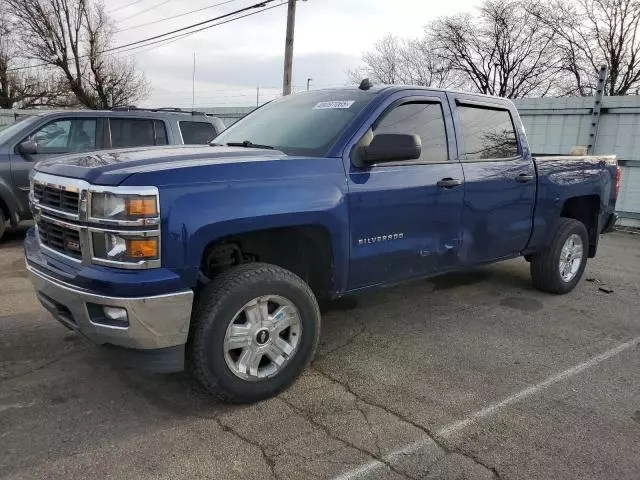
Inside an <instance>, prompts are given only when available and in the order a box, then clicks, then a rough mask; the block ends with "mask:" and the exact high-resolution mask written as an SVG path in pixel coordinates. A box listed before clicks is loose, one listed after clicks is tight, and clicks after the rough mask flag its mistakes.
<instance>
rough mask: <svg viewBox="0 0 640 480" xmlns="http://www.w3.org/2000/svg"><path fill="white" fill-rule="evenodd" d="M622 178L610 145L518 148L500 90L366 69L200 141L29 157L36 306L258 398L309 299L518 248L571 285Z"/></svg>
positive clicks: (517, 129)
mask: <svg viewBox="0 0 640 480" xmlns="http://www.w3.org/2000/svg"><path fill="white" fill-rule="evenodd" d="M619 184H620V172H619V169H618V167H617V164H616V159H615V157H608V156H574V157H572V156H540V157H538V156H533V155H532V153H531V152H530V150H529V146H528V144H527V140H526V136H525V132H524V129H523V127H522V123H521V121H520V118H519V116H518V112H517V111H516V109H515V108H514V106H513V104H512V103H511V102H510V101H509V100H506V99H503V98H494V97H488V96H482V95H472V94H465V93H458V92H450V91H442V90H434V89H426V88H417V87H386V88H378V87H372V86H370V85H369V84H367V83H366V82H363V84H362V85H361V86H360V88H344V89H333V90H321V91H312V92H307V93H301V94H297V95H293V96H289V97H286V98H282V99H279V100H276V101H274V102H271V103H269V104H267V105H266V106H263V107H262V108H259V109H257V110H256V111H254V112H253V113H251V114H250V115H249V116H247V117H246V118H244V119H243V120H241V121H239V122H238V123H236V124H235V125H233V126H232V127H231V128H229V129H228V130H226V131H225V132H223V133H222V134H220V135H219V136H218V137H217V138H216V139H214V142H213V143H211V144H210V145H205V146H177V147H175V146H174V147H166V146H165V147H147V148H134V149H124V150H111V151H102V152H93V153H86V154H74V155H69V156H66V157H61V158H57V159H54V160H50V161H44V162H40V163H39V164H38V165H37V166H36V168H35V169H34V171H33V173H32V176H31V186H30V197H31V205H32V209H33V212H34V217H35V219H36V225H35V227H34V228H33V229H31V230H30V231H29V232H28V234H27V238H26V241H25V255H26V263H27V268H28V270H29V273H30V277H31V280H32V282H33V285H34V287H35V291H36V293H37V296H38V298H39V300H40V302H41V303H42V305H43V306H44V307H45V308H46V309H47V310H48V311H50V312H51V313H52V314H53V316H54V317H55V318H56V319H57V320H59V321H60V322H61V323H63V324H64V325H66V326H67V327H69V328H71V329H74V330H77V331H79V332H80V333H82V334H83V335H85V336H86V337H88V338H89V339H90V340H92V341H93V342H95V343H97V344H100V345H103V346H105V347H108V348H110V349H111V350H112V352H113V355H114V356H117V357H118V358H123V359H126V360H127V361H130V362H132V363H134V364H135V365H138V366H142V367H145V368H148V369H151V370H155V371H164V372H171V371H180V370H183V369H187V370H189V371H190V372H192V373H193V374H194V375H195V377H196V378H197V379H198V380H199V381H200V382H201V383H202V384H203V385H204V386H205V387H206V388H207V389H208V390H209V391H210V392H212V393H213V394H215V395H217V396H218V397H220V398H222V399H224V400H226V401H229V402H253V401H258V400H260V399H264V398H267V397H270V396H273V395H275V394H277V393H278V392H280V391H281V390H283V389H284V388H286V387H287V386H288V385H290V384H291V383H292V382H293V381H294V379H295V378H296V377H297V376H298V375H299V374H300V373H301V372H302V370H303V369H304V368H305V367H306V366H307V365H308V364H309V362H310V361H311V359H312V357H313V354H314V351H315V348H316V345H317V342H318V337H319V334H320V310H319V308H318V302H319V301H322V300H326V299H329V300H330V299H335V298H338V297H341V296H344V295H350V294H354V293H357V292H362V291H366V290H371V289H376V288H380V287H384V286H389V285H394V284H397V283H399V282H403V281H407V280H411V279H416V278H423V277H427V276H432V275H437V274H441V273H443V272H449V271H453V270H461V269H467V268H469V267H473V266H474V265H478V264H483V263H488V262H496V261H500V260H505V259H510V258H515V257H520V256H524V258H526V259H527V260H528V261H529V262H530V264H531V276H532V279H533V285H534V286H535V287H536V288H538V289H540V290H543V291H545V292H550V293H557V294H565V293H568V292H570V291H571V290H572V289H573V288H574V287H575V286H576V284H577V283H578V282H579V280H580V278H581V277H582V274H583V272H584V269H585V266H586V263H587V259H588V258H592V257H594V256H595V255H596V251H597V249H598V239H599V237H600V234H601V233H605V232H608V231H610V230H611V229H612V228H613V225H614V223H615V221H616V215H615V213H614V206H615V201H616V197H617V195H618V189H619Z"/></svg>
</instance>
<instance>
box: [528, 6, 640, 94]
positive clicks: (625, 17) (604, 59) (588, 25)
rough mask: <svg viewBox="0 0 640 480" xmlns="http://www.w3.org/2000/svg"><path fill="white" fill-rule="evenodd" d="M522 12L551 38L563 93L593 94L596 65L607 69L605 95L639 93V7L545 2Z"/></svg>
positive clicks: (596, 72)
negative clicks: (557, 53)
mask: <svg viewBox="0 0 640 480" xmlns="http://www.w3.org/2000/svg"><path fill="white" fill-rule="evenodd" d="M528 8H529V11H530V12H531V13H532V14H533V15H534V16H535V17H536V18H537V19H538V20H539V21H540V22H542V23H544V24H545V25H546V26H548V27H549V28H551V29H552V30H553V31H554V33H555V38H556V43H557V45H558V47H559V49H560V52H561V54H562V69H563V71H564V72H566V73H567V74H568V75H567V77H566V85H565V86H564V90H565V92H564V93H565V94H568V95H591V94H593V91H594V90H595V85H596V79H597V78H598V71H599V69H600V65H601V64H606V65H608V66H609V78H608V80H607V84H606V93H607V94H608V95H627V94H638V93H639V91H640V35H639V33H638V29H639V28H640V2H638V1H637V0H576V1H575V2H571V3H568V2H566V1H561V0H548V1H543V2H536V3H531V4H530V5H529V7H528Z"/></svg>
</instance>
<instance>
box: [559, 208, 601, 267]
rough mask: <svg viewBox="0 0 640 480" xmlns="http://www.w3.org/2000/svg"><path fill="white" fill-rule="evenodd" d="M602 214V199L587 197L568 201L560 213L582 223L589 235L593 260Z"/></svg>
mask: <svg viewBox="0 0 640 480" xmlns="http://www.w3.org/2000/svg"><path fill="white" fill-rule="evenodd" d="M599 213H600V197H598V196H597V195H586V196H583V197H574V198H570V199H568V200H567V201H566V202H565V203H564V205H563V207H562V212H561V213H560V216H561V217H565V218H573V219H574V220H578V221H579V222H582V223H583V224H584V226H585V227H586V229H587V233H588V234H589V258H593V257H594V256H595V254H596V249H597V248H598V238H599V236H600V232H599V231H598V215H599Z"/></svg>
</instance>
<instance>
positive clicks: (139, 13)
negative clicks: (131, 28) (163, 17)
mask: <svg viewBox="0 0 640 480" xmlns="http://www.w3.org/2000/svg"><path fill="white" fill-rule="evenodd" d="M170 1H171V0H164V2H161V3H158V4H157V5H151V6H150V7H148V8H145V9H144V10H140V11H139V12H137V13H134V14H133V15H129V16H128V17H124V18H121V19H119V20H118V21H119V22H124V21H126V20H129V19H131V18H133V17H137V16H138V15H142V14H143V13H146V12H148V11H150V10H153V9H156V8H158V7H161V6H163V5H166V4H167V3H169V2H170Z"/></svg>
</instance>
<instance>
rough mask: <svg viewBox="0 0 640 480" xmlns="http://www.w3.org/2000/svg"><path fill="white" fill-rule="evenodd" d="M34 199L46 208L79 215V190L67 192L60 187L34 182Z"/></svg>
mask: <svg viewBox="0 0 640 480" xmlns="http://www.w3.org/2000/svg"><path fill="white" fill-rule="evenodd" d="M33 197H34V199H35V201H36V202H38V203H39V204H40V205H42V206H44V207H49V208H53V209H56V210H62V211H64V212H67V213H73V214H76V215H77V214H78V203H79V200H80V195H79V194H78V191H77V190H67V189H65V188H64V187H60V186H52V185H47V184H45V183H37V182H34V184H33Z"/></svg>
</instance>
